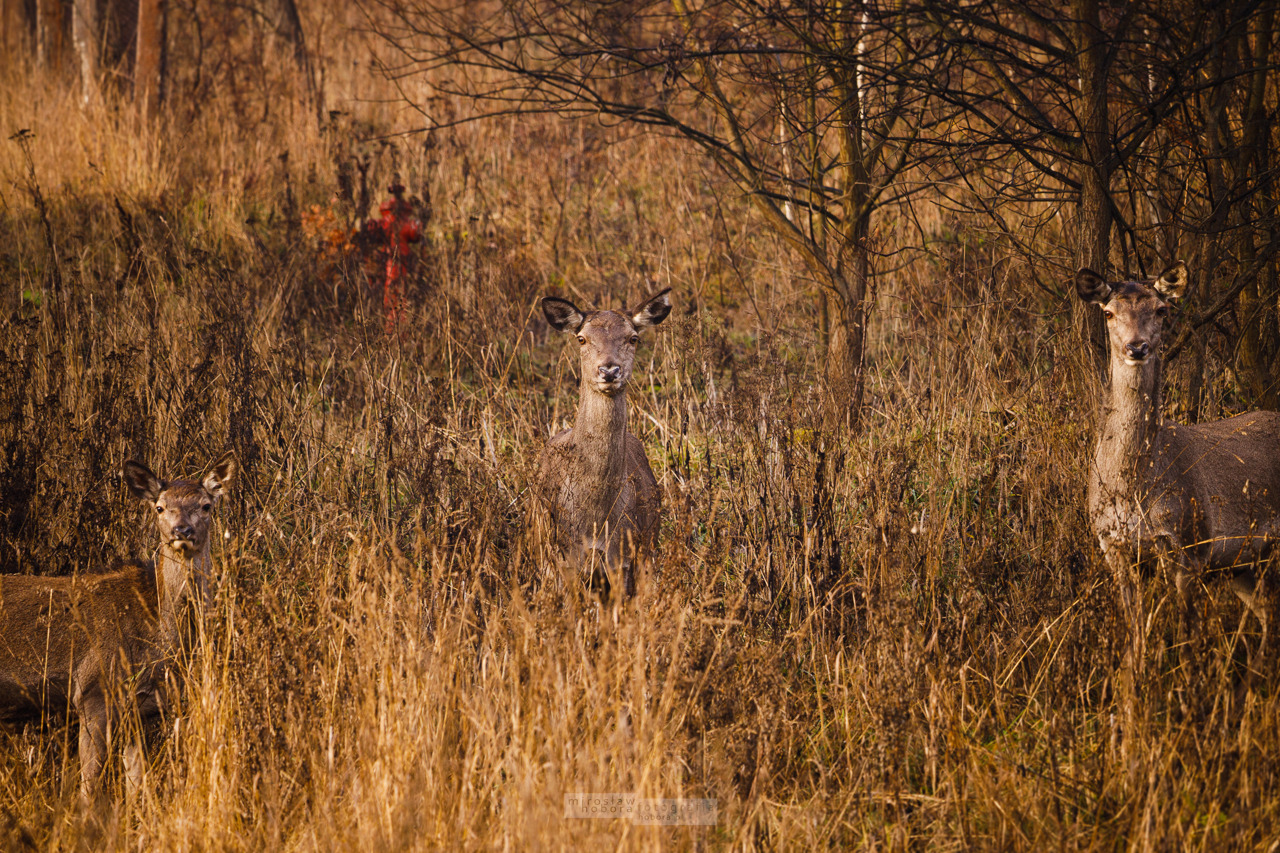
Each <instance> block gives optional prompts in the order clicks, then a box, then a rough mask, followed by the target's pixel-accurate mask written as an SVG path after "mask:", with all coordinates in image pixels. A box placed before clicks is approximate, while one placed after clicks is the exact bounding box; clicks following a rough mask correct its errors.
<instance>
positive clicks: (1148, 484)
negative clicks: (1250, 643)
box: [1076, 261, 1280, 664]
mask: <svg viewBox="0 0 1280 853" xmlns="http://www.w3.org/2000/svg"><path fill="white" fill-rule="evenodd" d="M1186 283H1187V268H1186V265H1185V264H1184V263H1183V262H1181V261H1179V262H1178V263H1176V264H1174V265H1173V266H1171V267H1170V268H1169V269H1167V270H1165V271H1164V272H1163V273H1161V274H1160V275H1159V276H1157V277H1156V278H1154V279H1149V280H1146V281H1122V282H1107V281H1105V280H1104V279H1103V278H1102V276H1100V275H1098V274H1097V273H1095V272H1093V271H1092V270H1088V269H1082V270H1080V271H1079V272H1078V273H1076V291H1077V293H1078V294H1079V296H1080V298H1081V299H1083V300H1084V301H1086V302H1091V303H1094V304H1097V305H1100V306H1102V313H1103V316H1104V317H1105V318H1106V323H1107V332H1108V335H1109V338H1110V343H1111V366H1110V377H1111V380H1110V387H1109V388H1108V389H1107V391H1106V396H1105V398H1104V401H1103V411H1102V422H1101V424H1100V427H1099V431H1098V442H1097V449H1096V451H1095V453H1094V464H1093V466H1092V469H1091V471H1090V476H1089V514H1090V516H1091V518H1092V519H1093V529H1094V533H1095V534H1096V535H1097V537H1098V541H1099V542H1100V543H1101V545H1102V551H1103V554H1104V556H1105V557H1106V560H1107V564H1108V565H1109V567H1110V568H1111V570H1112V572H1113V573H1114V574H1115V576H1116V579H1117V581H1118V582H1119V586H1120V591H1121V600H1122V603H1123V605H1124V608H1125V611H1126V617H1127V619H1128V620H1129V622H1130V624H1129V630H1130V631H1131V634H1132V635H1131V637H1130V651H1131V652H1132V653H1133V654H1136V655H1139V656H1140V655H1141V653H1142V646H1143V625H1142V622H1143V617H1142V613H1141V608H1140V606H1139V603H1140V594H1139V580H1138V576H1137V565H1138V563H1139V562H1141V561H1143V560H1146V559H1150V558H1155V559H1156V560H1157V562H1158V563H1159V565H1160V568H1161V569H1162V570H1163V571H1164V572H1165V573H1166V576H1169V575H1172V577H1173V580H1174V583H1175V584H1176V586H1177V590H1178V596H1179V599H1180V601H1181V604H1182V616H1183V618H1182V626H1183V630H1185V629H1186V628H1187V626H1188V625H1189V623H1190V620H1191V618H1192V616H1193V615H1194V614H1193V608H1192V607H1191V595H1192V594H1193V592H1194V590H1195V587H1196V586H1197V585H1198V584H1199V583H1200V582H1201V577H1202V576H1203V575H1204V574H1206V573H1208V572H1211V571H1222V572H1231V573H1232V574H1233V575H1234V580H1235V584H1234V586H1235V591H1236V594H1237V595H1238V596H1239V597H1240V599H1241V600H1242V601H1243V602H1244V603H1245V604H1246V605H1247V606H1248V608H1249V609H1250V610H1251V611H1252V612H1253V613H1254V615H1255V616H1257V618H1258V621H1259V622H1261V623H1262V647H1264V648H1265V645H1266V638H1267V632H1268V627H1269V618H1268V616H1269V614H1268V608H1267V600H1266V599H1267V597H1268V596H1267V595H1266V594H1265V590H1263V589H1262V588H1261V586H1260V583H1259V581H1258V579H1257V578H1256V577H1255V575H1254V573H1253V571H1252V570H1253V567H1254V566H1255V565H1256V564H1257V563H1258V562H1259V561H1261V560H1263V559H1265V558H1266V557H1267V556H1268V554H1269V553H1271V552H1272V551H1273V550H1275V546H1276V544H1277V542H1280V414H1277V413H1276V412H1248V413H1246V414H1243V415H1236V416H1235V417H1233V418H1227V419H1225V420H1220V421H1213V422H1211V423H1204V424H1194V425H1182V424H1172V423H1168V424H1167V423H1162V421H1161V417H1160V396H1161V390H1162V385H1163V380H1162V376H1161V367H1162V365H1161V358H1162V356H1161V340H1162V337H1163V335H1164V332H1165V329H1166V327H1167V324H1168V317H1169V313H1170V306H1171V305H1172V303H1174V302H1176V301H1177V300H1178V298H1179V297H1181V296H1182V292H1183V290H1184V289H1185V287H1186ZM1137 662H1138V661H1136V660H1135V661H1134V663H1135V664H1136V663H1137Z"/></svg>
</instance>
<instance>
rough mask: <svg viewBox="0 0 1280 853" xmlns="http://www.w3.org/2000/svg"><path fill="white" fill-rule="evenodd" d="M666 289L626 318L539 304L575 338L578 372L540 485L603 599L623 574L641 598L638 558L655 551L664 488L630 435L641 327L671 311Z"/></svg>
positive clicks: (569, 552)
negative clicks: (568, 416)
mask: <svg viewBox="0 0 1280 853" xmlns="http://www.w3.org/2000/svg"><path fill="white" fill-rule="evenodd" d="M669 292H670V288H667V289H666V290H663V291H662V292H661V293H658V294H656V295H654V296H651V297H649V298H648V299H646V300H645V301H644V302H643V303H642V304H641V305H640V306H639V307H638V308H636V309H635V310H634V311H632V312H631V313H630V314H629V315H628V314H621V313H619V312H617V311H589V312H584V311H581V310H579V308H578V307H577V306H576V305H574V304H573V303H572V302H570V301H569V300H567V299H559V298H557V297H554V296H548V297H546V298H545V299H543V300H542V312H543V314H544V315H546V318H547V322H548V323H550V324H551V326H552V328H554V329H556V330H558V331H561V332H567V333H569V334H571V335H574V336H576V338H577V341H578V345H579V348H580V357H581V360H582V364H581V371H582V373H581V380H580V385H579V401H578V414H577V417H576V418H575V420H574V423H573V426H572V427H571V428H570V429H566V430H563V431H561V432H560V433H557V434H556V435H555V436H554V437H553V438H552V439H551V441H550V442H549V443H548V444H547V447H546V449H545V450H543V452H542V458H541V460H540V465H539V473H538V487H539V491H540V492H541V496H542V499H543V501H544V503H545V505H546V507H547V509H548V510H549V512H550V516H551V524H552V528H553V531H554V535H555V538H556V542H557V544H558V546H559V547H560V549H561V550H562V551H563V552H564V553H565V555H566V556H567V557H568V558H569V560H570V561H571V562H573V563H576V564H577V565H578V567H579V568H581V569H582V570H583V572H584V573H586V574H587V575H588V577H589V579H590V583H591V585H592V586H593V587H595V588H598V589H601V591H602V593H603V594H604V595H607V594H608V591H609V586H610V578H611V577H612V578H613V579H614V580H615V581H616V579H617V573H618V572H619V571H620V572H621V573H622V580H623V586H624V588H625V591H626V594H627V595H629V596H630V595H634V594H635V583H636V580H635V568H636V562H637V560H640V559H645V558H647V557H648V556H649V555H651V554H652V553H653V551H654V549H655V548H656V546H657V539H658V528H659V527H660V526H661V523H662V491H661V489H660V488H659V487H658V481H657V480H656V479H655V478H654V476H653V470H652V469H651V468H650V467H649V460H648V458H646V456H645V452H644V445H642V444H641V443H640V440H639V439H638V438H636V437H635V436H634V435H632V434H631V433H630V432H628V431H627V383H628V382H629V381H630V379H631V371H632V368H633V367H634V365H635V358H636V345H637V344H638V343H639V342H640V331H641V330H642V329H647V328H649V327H650V326H656V325H658V324H659V323H661V322H662V321H663V320H665V319H666V317H667V315H668V314H670V313H671V300H670V298H669V296H668V294H669Z"/></svg>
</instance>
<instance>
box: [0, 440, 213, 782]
mask: <svg viewBox="0 0 1280 853" xmlns="http://www.w3.org/2000/svg"><path fill="white" fill-rule="evenodd" d="M123 473H124V481H125V484H126V485H127V486H128V487H129V490H130V491H132V492H133V494H135V495H137V496H138V497H139V498H142V499H143V500H144V501H147V502H148V503H149V504H151V505H152V506H153V507H154V512H153V515H154V517H155V519H156V527H157V529H158V532H159V534H160V549H159V555H158V557H159V559H158V560H157V561H156V562H155V563H138V564H135V565H130V566H128V567H127V568H123V569H118V570H116V571H113V572H111V573H108V574H100V575H77V576H75V577H69V578H66V577H62V578H50V577H33V576H30V575H0V717H3V718H5V719H20V718H22V717H29V716H32V715H40V714H42V713H44V712H45V711H49V710H57V709H59V708H67V707H68V705H69V706H70V707H71V708H72V709H73V710H74V711H75V713H76V716H77V717H78V718H79V723H80V791H81V795H82V797H83V798H84V799H85V800H86V801H88V800H89V799H91V796H92V794H93V791H94V789H95V788H96V786H97V782H98V778H99V776H100V775H101V772H102V767H103V763H104V761H105V759H106V756H107V750H108V746H109V744H111V743H112V740H113V738H117V737H118V734H117V730H118V729H119V727H120V722H121V720H122V719H123V718H124V717H126V716H129V715H132V711H133V709H134V707H136V710H137V714H138V717H139V718H140V719H143V720H146V719H148V718H153V717H155V716H157V715H158V714H159V713H160V711H161V707H162V702H163V698H162V695H161V685H162V684H163V682H164V678H165V668H166V665H167V664H169V663H170V662H171V661H173V660H174V659H175V657H176V656H177V655H178V654H179V653H180V652H181V650H182V648H183V646H184V645H185V643H186V638H187V634H188V631H187V629H188V625H187V624H186V623H187V619H188V615H189V612H190V611H189V610H188V605H189V604H195V605H196V606H197V607H207V606H208V604H209V601H210V597H211V589H210V570H211V569H212V566H211V564H210V555H209V546H210V537H209V528H210V525H211V523H212V520H213V510H214V508H215V507H216V506H217V504H218V501H219V499H220V498H221V497H222V495H223V493H224V492H225V491H226V489H227V486H228V485H229V484H230V482H231V480H232V479H233V478H234V477H235V473H236V460H235V457H234V456H233V455H232V454H231V453H227V454H226V455H224V456H223V457H222V458H221V459H219V460H218V461H217V462H215V463H213V465H211V466H210V467H209V469H208V471H207V472H206V473H205V475H204V476H203V477H202V478H201V479H200V480H199V481H189V480H174V481H172V482H165V481H163V480H161V479H159V478H158V477H156V475H155V474H153V473H151V470H150V469H149V468H147V466H145V465H143V464H141V463H139V462H126V463H125V466H124V471H123ZM125 768H126V781H127V782H128V783H129V785H130V787H131V788H133V787H135V786H136V784H137V782H138V781H140V778H141V773H142V754H141V747H140V744H139V741H138V739H137V738H136V737H135V738H129V739H128V743H127V744H126V746H125Z"/></svg>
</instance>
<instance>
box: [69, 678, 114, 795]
mask: <svg viewBox="0 0 1280 853" xmlns="http://www.w3.org/2000/svg"><path fill="white" fill-rule="evenodd" d="M75 707H76V713H77V714H78V715H79V717H80V801H81V802H82V803H83V804H84V805H86V806H88V805H90V804H91V803H92V802H93V799H94V792H95V791H96V789H97V787H98V781H99V779H100V777H101V776H102V765H103V764H104V762H105V761H106V757H107V740H108V738H109V737H110V734H111V732H110V729H111V725H110V720H109V718H108V716H107V701H106V697H104V696H103V695H102V693H101V692H100V691H91V692H89V693H86V694H81V695H79V696H77V697H76V701H75Z"/></svg>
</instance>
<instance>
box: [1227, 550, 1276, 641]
mask: <svg viewBox="0 0 1280 853" xmlns="http://www.w3.org/2000/svg"><path fill="white" fill-rule="evenodd" d="M1231 588H1232V590H1233V591H1234V592H1235V594H1236V597H1237V598H1239V599H1240V600H1241V601H1242V602H1243V603H1244V606H1245V607H1247V608H1249V610H1250V611H1252V612H1253V615H1254V616H1256V617H1258V622H1259V623H1260V624H1261V625H1262V639H1261V640H1260V641H1259V643H1258V659H1259V660H1261V659H1262V656H1263V655H1264V654H1266V648H1267V636H1268V634H1269V629H1270V624H1269V623H1270V621H1271V620H1270V616H1271V612H1270V610H1271V608H1270V603H1271V589H1270V586H1269V584H1267V582H1266V581H1265V580H1264V579H1263V578H1262V577H1260V576H1257V575H1254V573H1253V572H1249V571H1244V572H1239V573H1237V574H1236V575H1235V576H1233V577H1232V578H1231Z"/></svg>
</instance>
